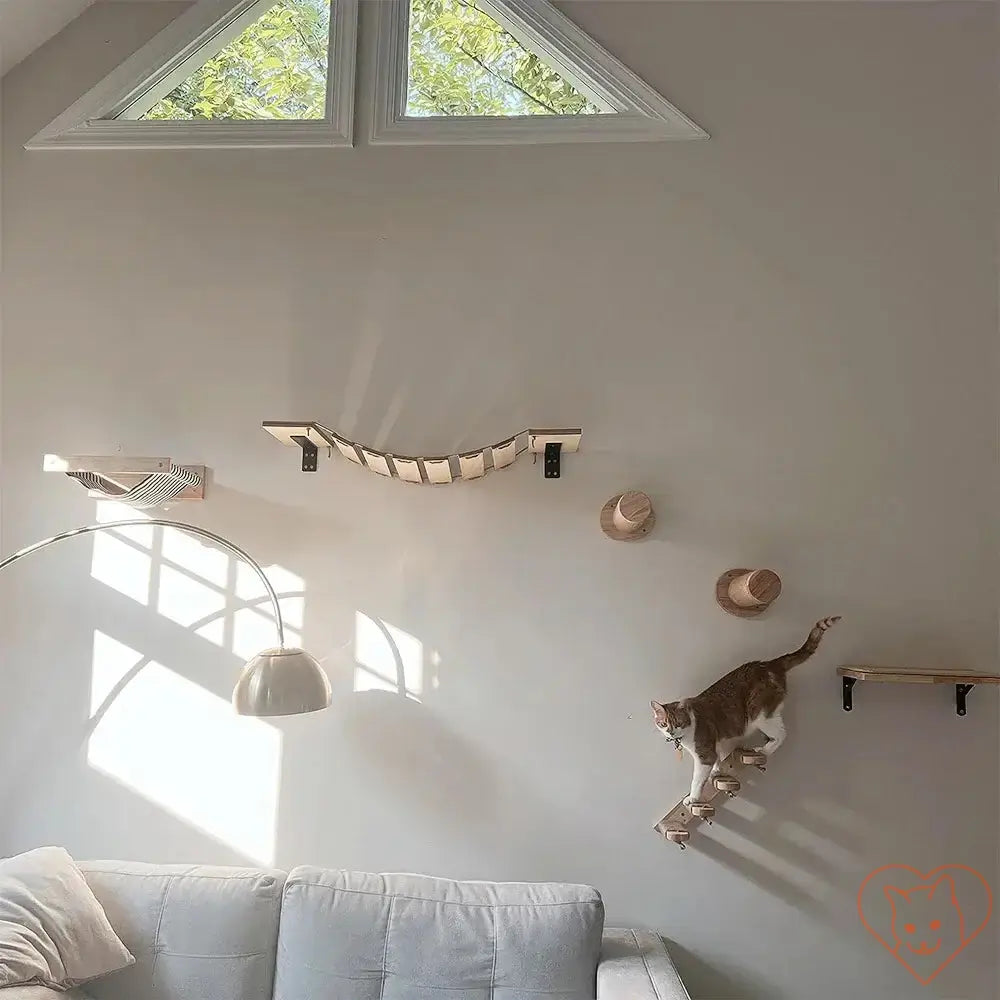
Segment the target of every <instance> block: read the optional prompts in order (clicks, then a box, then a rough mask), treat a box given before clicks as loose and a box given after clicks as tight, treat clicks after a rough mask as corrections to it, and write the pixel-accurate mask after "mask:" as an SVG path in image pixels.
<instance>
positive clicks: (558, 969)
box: [108, 868, 604, 1000]
mask: <svg viewBox="0 0 1000 1000" xmlns="http://www.w3.org/2000/svg"><path fill="white" fill-rule="evenodd" d="M603 927H604V907H603V904H602V902H601V897H600V894H599V893H598V892H597V890H596V889H592V888H590V887H588V886H577V885H557V884H539V883H512V882H506V883H490V882H452V881H448V880H446V879H436V878H428V877H426V876H421V875H368V874H361V873H356V872H345V871H329V870H324V869H320V868H296V869H294V870H293V871H292V872H291V873H290V874H289V876H288V880H287V882H286V884H285V890H284V900H283V903H282V911H281V928H280V932H279V935H278V957H277V965H276V969H275V984H274V998H275V1000H491V998H495V1000H545V998H546V997H558V998H559V1000H594V997H595V995H596V988H595V979H596V974H597V963H598V959H599V957H600V950H601V933H602V930H603ZM108 1000H125V998H124V997H115V998H108Z"/></svg>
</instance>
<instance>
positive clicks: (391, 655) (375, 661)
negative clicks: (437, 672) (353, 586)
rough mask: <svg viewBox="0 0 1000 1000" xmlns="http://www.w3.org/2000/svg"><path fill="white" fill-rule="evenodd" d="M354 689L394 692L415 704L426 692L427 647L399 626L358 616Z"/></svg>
mask: <svg viewBox="0 0 1000 1000" xmlns="http://www.w3.org/2000/svg"><path fill="white" fill-rule="evenodd" d="M354 659H355V661H356V665H355V668H354V690H355V691H392V692H393V693H395V694H400V695H403V696H405V697H407V698H411V699H413V700H414V701H420V696H421V695H422V694H423V693H424V645H423V643H422V642H421V641H420V640H419V639H417V638H415V637H414V636H412V635H410V633H409V632H404V631H403V630H402V629H401V628H397V627H396V626H395V625H390V624H389V623H388V622H385V621H383V620H382V619H380V618H371V617H369V616H368V615H366V614H364V613H363V612H361V611H357V612H355V615H354Z"/></svg>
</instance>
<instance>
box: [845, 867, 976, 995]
mask: <svg viewBox="0 0 1000 1000" xmlns="http://www.w3.org/2000/svg"><path fill="white" fill-rule="evenodd" d="M915 883H916V884H915ZM992 912H993V894H992V893H991V892H990V887H989V885H987V883H986V879H984V878H983V877H982V875H980V874H979V872H977V871H976V870H975V869H973V868H967V867H966V866H964V865H942V866H941V867H940V868H935V869H934V870H933V871H932V872H929V873H928V874H927V875H922V874H921V873H920V872H918V871H917V870H916V869H915V868H910V867H908V866H907V865H885V866H884V867H882V868H877V869H876V870H875V871H873V872H872V873H871V874H870V875H869V876H868V877H867V878H866V879H865V880H864V882H862V883H861V888H860V890H859V891H858V915H859V916H860V917H861V922H862V923H863V924H864V925H865V929H866V930H867V931H868V933H869V934H871V935H872V936H873V937H874V938H875V939H876V940H877V941H878V942H879V943H880V944H881V945H882V946H883V947H885V948H886V949H888V950H889V952H891V953H892V955H894V956H895V958H896V959H897V961H898V962H899V963H900V964H901V965H902V966H903V967H904V968H905V969H907V970H908V971H909V972H910V973H912V975H913V976H914V977H915V978H916V979H918V980H919V981H920V982H922V983H925V984H926V983H929V982H931V980H932V979H934V978H935V977H936V976H937V975H938V974H939V973H940V972H941V970H942V969H943V968H944V967H945V966H946V965H948V964H949V963H950V962H951V961H952V959H954V958H955V956H956V955H958V954H959V953H960V952H961V951H962V950H963V949H964V948H965V946H966V945H967V944H969V942H970V941H972V939H973V938H974V937H976V935H977V934H979V932H980V931H981V930H982V929H983V928H984V927H985V926H986V924H987V923H988V922H989V919H990V915H991V914H992ZM876 928H877V929H876Z"/></svg>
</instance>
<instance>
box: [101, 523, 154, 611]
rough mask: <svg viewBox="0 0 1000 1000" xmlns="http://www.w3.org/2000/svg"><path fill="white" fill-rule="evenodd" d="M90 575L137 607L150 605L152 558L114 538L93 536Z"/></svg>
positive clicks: (103, 534) (102, 535)
mask: <svg viewBox="0 0 1000 1000" xmlns="http://www.w3.org/2000/svg"><path fill="white" fill-rule="evenodd" d="M90 575H91V576H92V577H93V578H94V579H95V580H98V581H99V582H101V583H103V584H105V585H107V586H108V587H111V589H112V590H117V591H118V593H119V594H124V595H125V596H126V597H130V598H132V600H133V601H136V602H137V603H139V604H143V605H148V604H149V585H150V582H151V580H152V576H153V561H152V559H151V558H150V557H149V555H147V554H146V553H144V552H140V551H139V550H138V549H136V548H134V547H133V546H131V545H129V544H128V543H127V542H125V541H123V540H122V539H120V538H116V537H115V536H114V535H111V534H107V533H102V534H96V535H94V555H93V559H92V561H91V565H90Z"/></svg>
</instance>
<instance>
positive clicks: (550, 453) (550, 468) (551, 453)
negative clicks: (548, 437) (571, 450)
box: [545, 441, 562, 479]
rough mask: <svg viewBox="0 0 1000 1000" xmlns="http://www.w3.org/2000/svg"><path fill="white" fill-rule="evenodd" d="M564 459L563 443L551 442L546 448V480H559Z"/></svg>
mask: <svg viewBox="0 0 1000 1000" xmlns="http://www.w3.org/2000/svg"><path fill="white" fill-rule="evenodd" d="M561 458H562V442H560V441H549V443H548V444H546V446H545V478H546V479H558V478H559V471H560V464H561V463H560V460H561Z"/></svg>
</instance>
